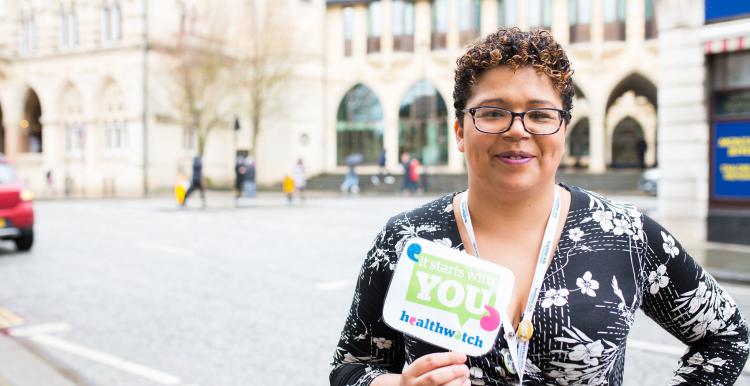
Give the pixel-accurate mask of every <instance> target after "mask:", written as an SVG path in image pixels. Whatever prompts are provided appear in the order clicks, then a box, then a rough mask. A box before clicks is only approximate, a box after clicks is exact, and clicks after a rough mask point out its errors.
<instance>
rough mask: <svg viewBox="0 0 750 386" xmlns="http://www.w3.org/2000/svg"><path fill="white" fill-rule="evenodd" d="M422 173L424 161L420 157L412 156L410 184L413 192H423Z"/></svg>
mask: <svg viewBox="0 0 750 386" xmlns="http://www.w3.org/2000/svg"><path fill="white" fill-rule="evenodd" d="M421 175H422V163H420V162H419V160H418V159H416V158H412V159H411V161H409V186H410V187H411V192H412V193H421V192H422V190H421V189H422V188H421V186H420V184H419V181H420V179H421Z"/></svg>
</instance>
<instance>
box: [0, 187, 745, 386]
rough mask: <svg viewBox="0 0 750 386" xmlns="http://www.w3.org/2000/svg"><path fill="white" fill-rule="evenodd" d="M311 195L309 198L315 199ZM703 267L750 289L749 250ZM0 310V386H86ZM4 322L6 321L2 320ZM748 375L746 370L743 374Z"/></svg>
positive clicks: (723, 247) (708, 259)
mask: <svg viewBox="0 0 750 386" xmlns="http://www.w3.org/2000/svg"><path fill="white" fill-rule="evenodd" d="M315 195H316V194H315V193H312V196H315ZM696 247H697V248H698V249H700V250H698V251H695V250H691V252H692V253H693V254H698V255H701V256H705V260H704V261H705V263H704V267H705V268H706V269H707V270H708V271H709V272H711V274H712V275H713V276H714V277H716V278H717V279H718V280H719V281H723V282H731V283H735V284H740V285H747V286H750V246H744V245H734V244H722V243H712V242H705V243H702V244H698V245H697V246H693V248H696ZM3 311H4V310H3V309H2V308H0V386H85V384H84V383H81V381H77V380H76V379H73V378H74V377H70V376H67V375H66V374H65V370H64V369H61V368H59V366H57V365H56V364H55V363H52V362H50V361H48V359H46V358H45V357H44V356H42V355H39V354H37V353H36V352H35V351H34V350H33V349H32V348H31V347H27V346H25V345H24V339H18V338H15V337H13V331H14V330H13V329H12V328H11V327H12V323H11V324H7V323H6V324H3V322H4V321H5V322H8V321H9V320H11V319H12V318H11V316H8V315H5V316H4V315H3ZM4 318H5V319H4ZM746 371H747V370H746Z"/></svg>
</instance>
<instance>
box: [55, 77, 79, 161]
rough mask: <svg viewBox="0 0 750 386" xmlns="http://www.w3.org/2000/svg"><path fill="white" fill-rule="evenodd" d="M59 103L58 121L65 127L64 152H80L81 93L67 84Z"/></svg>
mask: <svg viewBox="0 0 750 386" xmlns="http://www.w3.org/2000/svg"><path fill="white" fill-rule="evenodd" d="M60 103H61V106H60V121H61V122H62V125H63V127H64V128H65V152H66V153H68V154H81V153H82V152H83V148H84V139H85V129H84V125H83V122H82V118H83V104H82V101H81V93H79V92H78V89H76V88H75V86H73V85H72V84H68V86H66V88H65V90H64V91H63V93H62V96H61V98H60Z"/></svg>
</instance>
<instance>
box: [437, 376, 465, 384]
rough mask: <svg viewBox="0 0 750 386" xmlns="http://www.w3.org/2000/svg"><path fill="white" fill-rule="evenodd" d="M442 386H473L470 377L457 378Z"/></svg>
mask: <svg viewBox="0 0 750 386" xmlns="http://www.w3.org/2000/svg"><path fill="white" fill-rule="evenodd" d="M440 386H471V380H470V379H469V377H468V375H467V376H466V378H456V379H454V380H452V381H450V382H448V383H444V384H442V385H440Z"/></svg>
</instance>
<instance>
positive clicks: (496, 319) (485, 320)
mask: <svg viewBox="0 0 750 386" xmlns="http://www.w3.org/2000/svg"><path fill="white" fill-rule="evenodd" d="M484 309H485V310H487V312H489V313H490V314H489V315H486V316H484V317H482V319H479V325H480V326H481V327H482V329H483V330H485V331H492V330H494V329H496V328H497V326H498V325H499V324H500V313H499V312H497V310H496V309H495V308H494V307H492V306H484Z"/></svg>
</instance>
